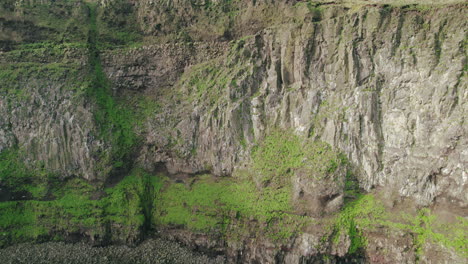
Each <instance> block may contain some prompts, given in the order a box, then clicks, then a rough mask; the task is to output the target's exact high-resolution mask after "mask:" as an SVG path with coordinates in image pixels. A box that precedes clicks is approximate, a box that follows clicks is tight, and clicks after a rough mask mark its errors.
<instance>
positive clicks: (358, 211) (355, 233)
mask: <svg viewBox="0 0 468 264" xmlns="http://www.w3.org/2000/svg"><path fill="white" fill-rule="evenodd" d="M384 220H386V211H385V208H384V206H383V205H382V204H381V203H380V201H378V200H376V199H375V197H374V196H373V195H371V194H369V195H361V196H360V197H359V198H357V199H356V200H355V201H353V202H350V203H348V204H347V205H346V206H345V208H344V209H343V210H342V211H341V212H340V213H339V214H338V215H337V217H336V219H335V221H334V224H333V229H334V237H333V241H334V242H335V243H336V242H338V240H339V238H340V236H341V235H342V234H345V235H347V236H348V237H349V239H350V240H351V245H350V247H349V249H348V253H349V254H354V253H357V252H358V251H359V250H361V249H362V248H364V247H365V246H366V245H367V240H366V238H365V237H364V235H363V233H362V232H363V230H369V229H372V228H373V227H375V226H377V225H379V224H382V223H383V222H384Z"/></svg>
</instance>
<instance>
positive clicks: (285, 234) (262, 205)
mask: <svg viewBox="0 0 468 264" xmlns="http://www.w3.org/2000/svg"><path fill="white" fill-rule="evenodd" d="M166 184H167V185H168V186H167V187H166V188H165V189H163V191H162V192H161V193H160V197H159V198H158V200H157V207H156V208H155V223H156V224H157V225H163V226H173V227H174V226H176V227H177V226H180V227H185V228H187V229H189V230H192V231H196V232H207V233H211V234H222V235H224V236H225V237H226V238H227V239H228V240H232V239H240V236H241V234H245V235H248V234H249V233H250V232H254V233H261V234H264V235H267V236H269V237H271V238H273V239H277V240H280V239H288V238H290V237H291V236H292V235H293V234H294V233H296V232H298V230H299V229H300V227H301V226H302V224H303V222H304V221H303V220H304V219H303V218H302V217H300V216H296V215H292V214H289V213H288V212H291V211H292V207H291V204H290V200H291V197H290V190H289V189H288V188H263V189H257V188H256V187H255V184H254V183H253V182H252V181H251V179H248V178H245V179H235V180H233V179H215V178H213V177H211V176H209V175H205V176H201V177H200V178H199V179H197V180H196V181H195V182H194V183H192V184H191V186H190V187H188V186H186V185H185V184H182V183H170V182H169V181H168V180H166Z"/></svg>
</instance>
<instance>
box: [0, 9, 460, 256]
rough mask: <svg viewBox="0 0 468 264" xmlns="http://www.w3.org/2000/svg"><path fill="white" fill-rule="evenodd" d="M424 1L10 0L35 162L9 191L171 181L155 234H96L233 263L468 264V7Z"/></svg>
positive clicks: (5, 60) (14, 104)
mask: <svg viewBox="0 0 468 264" xmlns="http://www.w3.org/2000/svg"><path fill="white" fill-rule="evenodd" d="M10 2H11V3H10ZM421 2H424V1H415V2H414V3H413V2H411V1H405V3H401V4H395V3H393V4H394V5H389V4H390V3H387V2H385V1H380V2H379V1H362V2H360V1H342V2H340V3H338V2H333V1H308V2H306V1H152V0H151V1H150V0H145V1H123V0H122V1H99V3H98V6H97V9H96V10H97V11H96V12H97V13H95V12H94V10H95V9H94V8H95V4H93V3H91V4H85V3H84V2H81V1H71V2H65V3H62V2H61V1H59V2H58V3H49V2H47V1H44V3H43V2H40V1H30V2H25V1H9V2H7V3H5V4H3V10H2V20H0V22H1V23H3V25H5V27H4V28H5V29H3V30H2V35H0V37H1V38H0V40H1V42H0V43H1V44H2V46H1V47H2V49H3V52H2V53H0V61H1V62H2V69H1V70H2V71H1V72H0V78H2V82H3V84H2V86H1V87H0V88H2V89H1V91H2V94H1V97H0V98H1V99H0V100H1V101H0V112H1V113H2V114H1V115H0V151H2V153H3V154H4V159H5V160H6V157H12V156H15V157H17V158H18V159H20V160H21V162H24V163H25V164H26V168H23V167H22V166H17V167H15V166H16V165H15V166H13V167H12V166H11V165H8V164H12V162H9V163H8V164H7V163H5V164H7V165H3V166H4V169H3V173H4V175H2V176H3V178H2V182H0V183H1V184H2V185H3V186H4V188H7V189H8V190H10V191H11V190H14V189H15V188H16V187H14V186H12V185H14V184H18V181H17V180H14V179H16V178H13V180H12V177H10V176H11V175H13V174H15V173H16V172H18V171H35V172H34V173H31V172H29V174H28V173H26V174H27V176H24V173H22V174H21V175H22V176H24V177H23V178H22V179H23V180H22V181H20V183H21V184H26V185H27V184H28V183H29V182H31V181H32V182H33V183H37V182H41V183H42V184H43V182H44V181H43V180H37V179H36V178H37V175H38V174H40V173H39V172H37V171H38V170H40V171H42V173H43V174H44V173H46V174H54V175H58V177H59V178H60V179H62V180H63V179H64V178H65V179H66V178H67V177H68V178H70V177H75V176H76V177H79V178H83V179H87V180H96V182H95V184H93V186H94V187H93V188H95V189H93V191H92V192H93V193H94V194H93V195H92V196H93V197H94V198H93V199H101V200H103V199H104V200H105V199H108V198H106V197H105V194H102V188H104V187H103V186H107V187H109V186H113V185H114V184H115V183H116V182H117V181H119V180H120V179H121V178H122V177H125V175H127V174H131V173H129V171H131V170H132V169H134V168H137V167H139V168H143V169H144V170H145V171H147V172H148V173H150V174H161V173H164V174H166V176H165V177H166V178H165V180H163V181H162V182H163V184H161V182H158V184H156V185H154V186H155V189H154V190H156V191H155V192H153V191H151V192H149V191H148V189H147V188H153V187H148V186H153V185H151V184H152V183H150V182H151V181H147V180H144V181H141V182H140V183H141V184H143V187H138V188H137V187H135V188H136V189H135V193H138V195H137V196H138V197H139V198H138V199H140V202H139V203H136V204H139V205H136V206H140V207H138V208H140V209H138V208H137V209H135V210H136V211H135V212H136V215H131V216H128V215H124V216H125V217H130V218H131V217H137V215H141V216H142V217H144V219H145V221H142V222H138V221H137V220H135V221H136V222H131V223H123V222H119V221H114V220H109V219H107V218H106V219H104V220H99V221H98V222H99V224H96V225H97V226H100V229H99V230H100V231H96V232H97V233H99V232H104V233H99V235H98V236H100V238H98V237H96V235H89V233H90V231H89V230H93V227H92V225H87V226H86V228H85V229H86V230H87V231H83V230H84V229H83V226H82V225H81V226H80V228H81V229H82V230H81V231H79V232H78V233H80V234H83V233H86V234H87V236H90V237H92V240H99V241H100V240H102V239H103V240H106V239H108V238H109V233H108V231H102V230H109V228H110V229H113V230H114V231H110V234H114V238H115V240H118V241H122V240H124V241H134V240H135V239H136V237H138V235H135V232H134V231H128V230H134V229H135V226H138V224H137V223H140V224H141V225H142V226H146V227H145V228H143V229H142V230H146V231H148V230H149V229H151V228H157V229H158V230H160V231H161V232H162V233H163V234H165V235H166V236H168V237H173V238H176V239H178V240H181V241H184V242H185V243H186V244H188V245H192V246H194V247H195V246H196V247H198V248H202V249H205V250H210V251H212V252H224V254H227V255H228V256H229V257H230V259H231V260H232V261H243V262H255V261H257V262H265V263H266V262H268V263H272V262H285V263H302V262H311V263H315V262H314V261H318V262H320V261H331V262H340V261H358V262H371V263H395V262H401V263H412V262H416V261H425V262H431V261H435V262H444V261H448V262H451V263H456V262H459V263H463V261H464V259H465V258H466V231H463V229H464V227H466V217H467V211H466V208H467V205H468V204H467V203H468V196H467V193H468V192H467V183H466V179H467V177H468V174H467V173H468V172H467V167H468V163H467V161H468V152H467V146H468V139H467V137H466V135H467V130H468V125H467V124H466V120H465V119H466V116H467V108H468V104H467V102H468V98H467V97H468V90H467V77H466V63H467V57H466V56H467V53H466V52H467V51H466V42H467V35H466V28H467V24H466V21H465V20H466V19H464V18H465V16H466V4H462V3H457V1H454V2H453V3H452V4H444V5H441V3H431V5H424V4H425V3H422V4H423V5H421ZM435 2H437V1H435ZM44 5H45V6H44ZM44 8H45V9H46V10H47V8H50V9H52V10H54V11H55V13H51V14H48V15H47V16H45V15H44V14H43V13H41V12H44V11H43V10H44ZM65 13H67V14H72V16H71V19H70V21H69V22H67V23H68V24H66V26H64V25H62V24H63V23H57V22H56V21H55V23H51V22H50V21H54V19H56V20H59V19H60V18H59V17H61V16H62V15H63V14H65ZM28 14H29V15H31V18H30V19H28V18H27V16H28ZM44 21H47V23H46V22H44ZM77 21H78V22H80V21H81V24H76V22H77ZM93 21H94V22H93ZM33 29H34V31H35V32H38V33H37V35H30V34H27V33H28V32H30V31H33ZM13 36H14V37H13ZM29 38H32V39H29ZM33 41H35V42H38V41H41V42H40V43H41V44H30V43H31V42H33ZM129 131H130V132H129ZM5 153H7V154H5ZM12 153H13V154H12ZM15 164H16V163H15ZM20 167H21V168H20ZM5 168H6V169H5ZM1 169H2V168H1V167H0V172H2V170H1ZM6 174H8V175H6ZM201 174H211V175H213V176H215V178H214V179H213V180H208V179H206V178H205V176H203V177H200V175H201ZM131 175H133V174H131ZM137 175H140V173H137ZM145 175H146V174H145ZM224 176H228V177H227V178H226V177H224ZM131 177H133V176H128V179H131ZM138 177H139V176H138ZM145 177H146V176H145ZM30 178H31V179H33V180H28V179H30ZM24 179H26V180H24ZM125 179H126V178H124V181H125ZM143 179H146V178H143ZM129 181H130V180H129ZM104 183H106V184H104ZM140 183H138V184H140ZM103 184H104V185H103ZM243 184H246V185H245V186H244V185H243ZM46 185H47V186H48V187H47V188H50V189H53V188H52V187H53V186H55V185H54V184H53V183H51V181H47V184H46ZM145 186H146V187H145ZM237 186H241V187H242V186H244V187H242V188H243V189H242V188H241V189H242V190H240V189H236V188H238V187H237ZM47 188H46V189H47ZM74 188H78V190H79V187H76V186H75V187H74ZM141 188H142V189H141ZM232 188H234V189H232ZM249 188H253V189H249ZM26 189H28V188H26ZM119 190H120V189H119ZM132 190H133V189H132ZM232 190H237V192H238V193H239V195H238V196H232V197H231V196H229V195H226V194H225V193H226V191H227V192H231V191H232ZM242 191H245V193H244V192H242ZM106 192H107V195H110V196H111V197H113V196H112V195H113V193H117V192H115V191H114V192H113V191H106ZM234 192H236V191H234ZM13 193H15V192H13ZM17 193H21V194H23V193H24V192H23V191H20V192H17ZM45 193H46V194H47V195H45V196H44V197H47V199H50V198H51V197H50V196H51V195H52V194H51V192H50V191H49V192H47V191H45ZM148 193H149V195H148ZM17 195H18V194H17ZM28 195H29V196H33V197H32V198H33V199H39V200H41V199H45V198H44V197H42V198H41V197H39V198H38V196H37V195H36V196H35V195H34V193H32V194H28ZM28 195H27V196H28ZM54 195H55V198H58V195H56V194H53V195H52V196H54ZM184 195H185V196H184ZM101 196H102V197H104V198H102V197H101ZM176 196H177V197H184V198H180V199H181V200H179V198H174V197H176ZM135 197H136V196H135ZM197 197H204V198H197ZM284 197H287V198H284ZM5 199H6V198H5ZM12 199H13V200H15V195H12V196H11V197H10V198H8V199H6V200H12ZM129 199H130V200H131V198H129ZM148 199H149V200H150V201H148ZM269 199H272V200H269ZM283 199H285V201H286V203H285V204H283V203H282V202H281V201H283ZM278 201H280V202H278ZM146 202H149V203H148V206H146V207H145V205H144V204H145V203H146ZM277 202H278V203H279V204H276V203H277ZM104 204H105V205H99V206H103V209H102V210H103V212H104V213H108V214H111V215H112V214H113V213H115V212H114V211H112V210H110V209H108V208H111V209H112V208H114V207H115V206H116V205H115V204H114V203H113V202H112V201H110V202H106V203H104ZM109 204H110V205H109ZM246 204H254V205H252V206H251V208H248V209H247V208H246ZM113 206H114V207H113ZM126 206H127V205H126ZM128 206H132V204H131V203H129V204H128ZM210 208H217V209H215V211H211V210H212V209H210ZM265 208H266V209H265ZM278 211H280V212H281V213H280V214H277V212H278ZM255 212H263V214H260V213H255ZM214 215H218V216H214ZM221 215H222V216H221ZM392 215H393V216H394V217H392ZM75 216H76V215H74V216H73V217H75ZM171 217H172V218H171ZM132 219H133V218H132ZM135 219H137V218H135ZM184 219H187V221H185V220H184ZM393 220H394V221H393ZM109 221H110V222H109ZM113 221H114V222H113ZM184 221H185V222H184ZM221 223H223V224H221ZM439 224H440V225H439ZM248 225H251V228H246V226H248ZM284 226H289V227H290V228H286V229H285V228H284ZM448 226H451V227H452V229H450V228H448ZM2 228H5V230H12V229H11V224H10V225H6V224H5V225H3V226H2ZM119 230H120V231H119ZM122 230H124V231H122ZM258 230H264V231H258ZM268 230H276V232H277V233H278V234H281V235H280V238H278V237H275V236H273V237H272V236H271V234H270V233H269V232H271V231H268ZM106 232H107V233H106ZM49 233H50V232H49ZM91 233H93V231H91ZM115 233H118V235H115ZM106 234H107V235H106ZM129 237H131V238H129ZM111 240H112V239H111ZM464 244H465V245H464ZM327 259H328V260H327Z"/></svg>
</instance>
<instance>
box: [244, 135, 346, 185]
mask: <svg viewBox="0 0 468 264" xmlns="http://www.w3.org/2000/svg"><path fill="white" fill-rule="evenodd" d="M252 160H253V165H252V167H253V169H254V171H255V173H256V175H257V177H260V181H261V182H263V183H276V184H280V185H284V184H285V183H287V182H289V177H290V176H291V175H292V174H293V173H294V172H295V171H297V170H299V169H300V170H301V171H302V172H304V173H306V174H307V175H309V176H310V177H311V178H313V179H315V180H321V179H323V178H324V177H327V176H329V175H331V174H333V173H334V172H335V171H336V169H338V167H339V166H341V165H344V164H345V163H346V159H344V157H343V156H342V155H340V154H339V153H338V152H335V151H334V150H333V149H332V148H331V146H330V145H328V144H327V143H325V142H320V141H313V140H311V139H306V138H301V137H299V136H297V135H295V134H293V133H292V132H290V131H282V130H276V131H273V132H272V133H270V134H269V135H268V136H267V137H265V139H264V140H263V141H262V142H261V143H260V144H259V145H258V146H257V147H256V148H255V149H254V150H253V154H252Z"/></svg>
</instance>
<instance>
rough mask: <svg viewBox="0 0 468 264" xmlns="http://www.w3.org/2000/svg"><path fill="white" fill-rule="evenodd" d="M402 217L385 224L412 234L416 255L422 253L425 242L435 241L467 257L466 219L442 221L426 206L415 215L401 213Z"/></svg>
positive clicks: (467, 221) (467, 225) (467, 236)
mask: <svg viewBox="0 0 468 264" xmlns="http://www.w3.org/2000/svg"><path fill="white" fill-rule="evenodd" d="M403 218H404V221H403V222H387V224H388V225H389V226H390V227H392V228H397V229H400V230H403V231H404V232H408V233H411V234H413V241H414V245H415V247H416V254H417V256H421V255H422V254H423V251H424V245H425V244H426V243H435V244H440V245H443V246H445V247H448V248H452V249H454V250H455V251H456V252H457V253H459V254H461V255H462V256H464V257H468V235H467V234H466V230H467V227H468V220H466V219H464V218H462V217H458V218H457V220H456V221H455V222H452V223H444V222H441V221H440V220H439V219H438V217H437V216H436V215H434V214H433V213H432V212H431V210H429V209H428V208H423V209H421V210H419V211H418V214H417V215H416V216H413V215H408V214H403Z"/></svg>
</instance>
